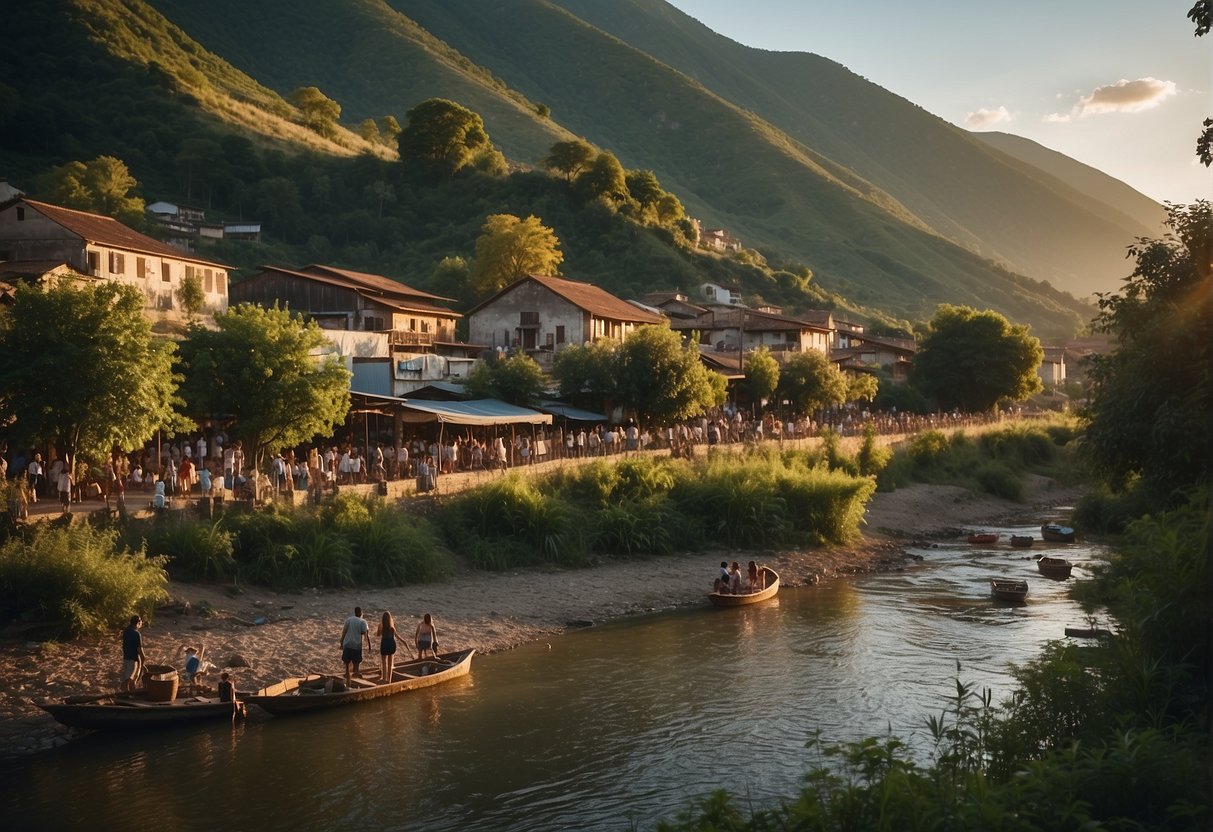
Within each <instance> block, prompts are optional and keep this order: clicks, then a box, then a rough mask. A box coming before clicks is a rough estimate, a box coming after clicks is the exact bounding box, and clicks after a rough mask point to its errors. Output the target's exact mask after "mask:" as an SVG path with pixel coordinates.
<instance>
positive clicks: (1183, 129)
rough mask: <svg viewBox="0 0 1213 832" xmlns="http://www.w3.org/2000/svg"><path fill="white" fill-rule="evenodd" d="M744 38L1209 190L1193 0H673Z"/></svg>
mask: <svg viewBox="0 0 1213 832" xmlns="http://www.w3.org/2000/svg"><path fill="white" fill-rule="evenodd" d="M670 2H671V3H672V4H673V5H674V6H676V7H677V8H679V9H681V10H682V11H684V12H686V13H687V14H689V15H690V16H691V17H694V18H696V19H697V20H699V21H700V22H702V23H704V24H705V25H707V26H708V27H710V28H711V29H713V30H715V31H717V32H719V33H720V34H722V35H725V36H727V37H730V38H732V39H733V40H736V41H739V42H741V43H744V44H746V45H748V46H755V47H758V48H761V49H774V50H780V51H797V52H814V53H816V54H818V55H823V56H825V57H827V58H831V59H833V60H835V61H838V62H839V63H841V64H843V65H844V66H846V67H847V68H848V69H850V70H851V71H852V72H855V73H856V74H858V75H861V76H863V77H865V78H867V79H869V80H870V81H873V82H875V83H877V84H879V85H880V86H882V87H884V88H885V89H888V90H890V91H892V92H895V93H897V94H898V95H901V96H903V97H904V98H907V99H909V100H910V101H912V102H914V103H915V104H918V105H920V106H922V107H924V108H925V109H927V110H929V111H930V112H932V113H934V114H935V115H938V116H939V117H941V118H943V119H945V120H947V121H950V122H952V123H953V124H956V125H959V126H961V127H967V128H969V129H972V130H1001V131H1004V132H1007V133H1014V134H1016V135H1020V136H1025V137H1027V138H1029V139H1033V140H1035V141H1037V142H1040V143H1041V144H1043V145H1045V146H1046V147H1050V148H1053V149H1054V150H1058V151H1060V152H1062V153H1065V154H1066V155H1068V156H1070V157H1072V158H1074V159H1077V160H1079V161H1081V162H1085V163H1086V164H1088V165H1091V166H1093V167H1096V168H1099V169H1100V170H1103V171H1105V172H1107V173H1109V174H1111V175H1112V176H1115V177H1116V178H1117V179H1121V180H1123V181H1124V182H1127V183H1128V184H1130V185H1132V186H1133V187H1134V188H1136V189H1137V190H1139V191H1141V192H1142V193H1144V194H1146V195H1147V196H1150V197H1153V198H1154V199H1157V200H1159V201H1162V200H1170V201H1172V202H1181V203H1187V202H1191V201H1192V200H1193V199H1196V198H1201V197H1204V198H1213V175H1211V174H1210V171H1209V170H1208V169H1207V168H1204V167H1202V166H1200V165H1199V164H1197V162H1196V160H1195V146H1196V137H1197V135H1198V134H1199V132H1200V129H1201V122H1202V121H1203V120H1204V119H1205V118H1207V117H1209V116H1213V94H1211V92H1210V90H1211V88H1213V33H1210V34H1209V35H1206V36H1204V37H1203V38H1197V37H1195V35H1194V32H1195V26H1194V25H1193V24H1192V22H1191V21H1189V20H1188V19H1187V12H1188V9H1190V8H1191V7H1192V5H1193V3H1194V0H1011V2H1006V0H1003V2H990V0H967V1H966V2H962V0H932V2H930V3H907V2H905V0H866V2H859V1H858V0H856V1H855V2H839V0H830V2H826V1H825V0H744V2H738V0H670Z"/></svg>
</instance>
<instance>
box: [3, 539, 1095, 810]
mask: <svg viewBox="0 0 1213 832" xmlns="http://www.w3.org/2000/svg"><path fill="white" fill-rule="evenodd" d="M997 531H1001V532H1002V533H1003V535H1004V537H1003V542H1002V543H1000V544H998V545H994V546H989V547H979V546H970V545H968V544H966V543H962V542H959V541H958V542H955V543H945V544H940V546H939V547H938V548H930V549H922V550H915V551H916V553H917V554H919V555H921V556H922V560H921V561H918V562H911V563H910V564H909V565H908V566H907V568H905V569H904V570H901V571H897V572H888V573H881V574H874V575H865V576H859V577H855V578H851V579H844V580H837V581H833V582H830V583H827V584H825V585H822V586H817V587H804V588H797V589H788V588H785V589H783V590H781V591H780V594H779V596H778V597H777V598H775V599H774V600H772V601H768V602H765V603H763V604H759V605H755V606H752V607H741V608H735V609H725V610H719V609H715V608H711V607H708V606H704V607H702V608H693V609H683V610H679V611H675V612H669V613H662V614H657V615H651V616H645V617H641V618H634V619H629V620H626V621H622V622H618V623H615V624H610V625H606V626H602V627H595V628H591V629H587V630H582V631H577V632H572V633H569V634H567V635H564V636H561V637H559V638H555V639H553V640H552V641H551V642H550V643H546V642H545V643H541V644H534V645H530V646H527V647H524V648H520V649H516V650H511V651H508V652H504V653H500V654H496V655H492V656H478V657H477V658H476V659H475V661H474V663H473V668H472V673H471V675H470V676H469V677H466V678H464V679H462V680H457V681H455V682H452V683H450V684H448V685H444V686H440V687H437V688H431V689H427V690H423V691H419V692H416V693H411V694H406V695H404V696H401V697H397V698H395V699H386V700H379V701H376V702H371V703H368V704H365V705H361V706H355V707H350V708H346V709H337V710H335V711H330V712H327V713H324V712H320V713H314V714H309V715H305V716H299V717H293V718H291V717H285V718H277V719H275V718H271V717H267V716H263V715H260V714H254V716H253V718H252V719H250V720H248V721H247V722H244V723H241V724H237V725H235V726H231V725H228V724H226V723H221V724H216V725H211V726H206V727H202V728H188V729H184V730H181V731H174V732H171V733H158V734H151V735H142V736H106V735H93V736H89V737H85V738H83V739H81V740H79V741H76V742H73V743H70V744H69V745H67V746H65V747H63V748H60V749H56V750H54V751H50V752H47V753H44V754H41V755H39V756H36V757H33V758H29V759H25V760H19V761H15V762H12V763H6V764H4V766H3V767H0V783H2V784H3V785H2V786H0V808H2V809H3V810H4V813H5V817H6V819H7V820H6V822H5V824H4V825H5V826H6V828H38V829H63V830H68V829H100V828H104V829H112V828H128V829H141V830H144V831H145V832H147V831H148V830H156V832H160V830H166V831H167V830H194V829H199V830H201V829H214V828H216V827H219V828H228V829H232V830H244V829H258V830H278V829H290V830H307V829H364V830H486V831H487V830H493V831H494V832H497V831H498V830H557V829H595V830H597V829H602V830H615V829H618V830H627V829H632V828H639V829H647V828H652V827H653V826H654V825H655V823H656V821H657V820H658V819H660V818H663V817H665V818H672V817H673V816H674V814H675V813H676V812H677V811H678V810H680V809H683V808H685V807H686V805H687V804H688V801H690V800H692V799H694V798H695V797H698V796H702V795H705V794H707V793H708V792H710V791H712V790H713V789H716V788H721V787H724V788H727V789H729V790H730V791H731V792H733V793H734V794H735V795H737V796H739V797H740V803H741V805H746V804H750V803H752V804H753V805H756V806H767V805H771V804H773V803H775V802H776V801H778V800H779V799H780V798H784V797H790V796H792V795H794V794H795V793H796V792H797V791H798V789H799V787H800V785H801V783H802V782H803V776H804V774H805V773H806V771H807V770H808V768H809V766H810V765H811V764H812V763H813V762H815V761H816V759H817V758H816V757H815V756H814V754H813V752H811V751H810V750H808V749H806V747H805V745H806V742H807V741H808V740H809V739H810V737H811V736H813V735H814V733H815V732H820V736H821V738H822V740H823V741H825V742H842V741H848V740H857V739H860V738H862V737H864V736H869V735H882V734H885V733H886V732H888V731H889V730H892V732H893V733H894V734H896V735H897V736H899V737H901V738H902V739H904V740H907V741H908V742H909V743H910V744H911V747H912V748H913V749H914V752H915V753H916V754H917V755H918V756H920V757H921V758H922V759H923V760H925V759H927V757H928V755H929V751H930V745H929V739H928V735H927V733H926V731H925V728H924V722H925V719H926V717H927V716H928V715H930V714H938V712H939V711H940V710H941V708H943V707H945V706H946V704H947V702H946V700H947V697H948V696H949V695H954V694H955V680H956V678H957V662H959V663H960V668H961V669H960V672H959V677H960V678H961V679H962V680H964V681H966V682H971V683H973V684H974V685H975V686H976V687H977V688H978V689H980V688H982V687H988V688H990V689H991V690H992V691H993V693H994V698H995V701H996V702H997V701H999V700H1001V699H1002V698H1004V697H1005V696H1006V694H1007V693H1009V692H1010V690H1011V689H1012V686H1013V680H1012V679H1011V677H1010V676H1009V674H1008V664H1009V663H1011V662H1017V663H1023V662H1026V661H1028V660H1030V659H1032V658H1033V657H1035V656H1036V655H1038V654H1039V652H1040V649H1041V647H1042V646H1043V645H1044V644H1045V643H1046V642H1047V641H1048V640H1050V639H1055V638H1061V637H1062V636H1063V632H1064V627H1065V626H1066V625H1082V624H1083V622H1084V617H1083V614H1082V612H1081V610H1080V609H1079V608H1078V606H1077V604H1075V603H1074V602H1072V601H1070V600H1069V599H1068V598H1067V597H1066V589H1067V587H1068V586H1069V582H1056V581H1051V580H1048V579H1046V578H1043V577H1041V576H1040V575H1038V574H1037V572H1036V568H1035V564H1034V563H1033V560H1032V558H1031V555H1032V554H1033V553H1035V554H1040V553H1041V552H1042V551H1045V549H1044V548H1042V547H1041V544H1040V543H1039V542H1038V543H1037V548H1035V549H1031V550H1020V549H1012V548H1010V547H1009V546H1008V545H1007V544H1006V542H1005V540H1006V536H1007V535H1009V534H1010V533H1012V532H1015V533H1019V534H1025V533H1032V532H1033V531H1037V533H1038V530H1034V529H1032V528H1029V527H1005V528H1002V529H997ZM1058 550H1062V551H1061V552H1060V553H1063V554H1064V555H1065V556H1066V557H1068V558H1070V559H1071V560H1073V561H1074V562H1075V563H1076V564H1077V567H1076V569H1075V571H1074V576H1075V578H1081V577H1083V576H1084V575H1085V574H1087V573H1086V569H1085V568H1084V567H1085V566H1086V565H1087V564H1089V563H1090V562H1091V561H1092V559H1093V557H1095V555H1096V554H1097V553H1096V552H1095V551H1094V550H1093V549H1091V548H1089V547H1087V546H1085V545H1084V544H1081V543H1080V544H1075V545H1069V546H1063V547H1052V548H1050V549H1049V551H1050V552H1053V553H1059V551H1058ZM991 577H1020V578H1025V579H1027V580H1028V582H1029V585H1030V594H1029V596H1028V603H1027V604H1026V605H1024V606H1008V605H1004V604H1001V603H997V602H994V601H992V600H991V599H990V597H989V583H988V582H989V579H990V578H991ZM14 822H15V823H16V824H17V825H16V826H13V825H11V823H14Z"/></svg>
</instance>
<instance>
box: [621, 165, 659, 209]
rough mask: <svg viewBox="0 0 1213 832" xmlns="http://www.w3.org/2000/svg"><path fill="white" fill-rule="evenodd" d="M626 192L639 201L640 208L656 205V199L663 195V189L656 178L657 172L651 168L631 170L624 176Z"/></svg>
mask: <svg viewBox="0 0 1213 832" xmlns="http://www.w3.org/2000/svg"><path fill="white" fill-rule="evenodd" d="M624 182H625V184H627V186H628V193H629V194H630V195H631V197H632V199H634V200H636V201H637V202H639V203H640V207H641V208H649V207H651V206H656V204H657V202H658V200H660V199H661V197H663V196H664V195H665V189H664V188H662V187H661V182H660V181H658V179H657V174H655V173H653V171H651V170H633V171H629V172H628V173H627V174H626V175H625V176H624Z"/></svg>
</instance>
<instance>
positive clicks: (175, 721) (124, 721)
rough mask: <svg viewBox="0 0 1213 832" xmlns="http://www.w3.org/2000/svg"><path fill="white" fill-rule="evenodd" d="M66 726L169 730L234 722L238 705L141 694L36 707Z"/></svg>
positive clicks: (209, 699)
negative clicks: (167, 699) (210, 722)
mask: <svg viewBox="0 0 1213 832" xmlns="http://www.w3.org/2000/svg"><path fill="white" fill-rule="evenodd" d="M36 704H37V705H38V707H39V708H41V709H42V710H44V711H46V712H47V713H48V714H50V715H51V716H53V717H54V718H55V719H57V720H59V722H61V723H63V724H64V725H70V726H71V727H73V728H92V729H95V730H96V729H115V728H116V729H136V728H138V729H143V728H166V727H169V726H175V725H185V724H189V723H193V722H201V721H203V720H207V719H221V718H223V717H226V718H228V719H231V718H232V715H233V713H237V712H239V711H240V710H241V707H240V703H239V701H237V702H235V703H233V702H220V701H219V699H218V697H214V696H187V695H182V696H178V697H177V698H176V699H173V700H172V701H170V702H159V701H154V700H152V699H149V698H148V697H147V695H146V694H145V693H143V692H142V691H139V692H136V693H131V694H114V695H110V694H95V695H92V696H69V697H68V698H67V699H64V700H61V701H57V702H56V701H51V700H43V701H41V702H38V703H36Z"/></svg>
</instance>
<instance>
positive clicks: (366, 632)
mask: <svg viewBox="0 0 1213 832" xmlns="http://www.w3.org/2000/svg"><path fill="white" fill-rule="evenodd" d="M364 640H365V641H366V649H367V651H368V652H369V651H370V649H371V634H370V627H369V626H367V623H366V620H365V619H364V618H363V617H362V607H354V614H353V615H351V616H350V617H349V618H347V619H345V626H344V627H342V628H341V661H342V662H343V663H344V664H345V686H346V687H347V688H348V687H349V686H350V678H351V677H352V676H358V677H359V678H361V674H360V673H359V672H358V665H360V664H362V643H363V641H364Z"/></svg>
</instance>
